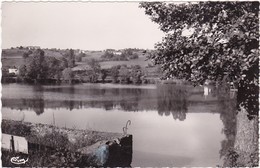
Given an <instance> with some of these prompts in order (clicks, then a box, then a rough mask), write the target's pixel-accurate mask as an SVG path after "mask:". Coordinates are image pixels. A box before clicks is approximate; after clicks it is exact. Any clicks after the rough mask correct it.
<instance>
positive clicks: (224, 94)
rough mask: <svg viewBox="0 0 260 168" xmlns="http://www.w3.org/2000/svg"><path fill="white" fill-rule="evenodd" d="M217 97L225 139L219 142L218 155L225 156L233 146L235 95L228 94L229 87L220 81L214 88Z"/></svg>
mask: <svg viewBox="0 0 260 168" xmlns="http://www.w3.org/2000/svg"><path fill="white" fill-rule="evenodd" d="M215 93H216V96H217V99H218V106H217V107H218V108H219V109H218V111H219V112H220V119H221V120H222V122H223V125H224V128H223V130H222V131H223V133H224V134H225V136H226V139H225V140H223V141H222V142H221V149H220V151H219V154H220V157H223V156H225V155H226V154H227V153H228V152H229V150H230V149H232V148H233V147H234V143H235V135H236V104H237V101H236V97H235V96H234V97H233V96H232V97H233V98H231V96H230V88H229V85H227V84H226V83H224V82H223V83H221V84H220V85H219V86H218V87H217V88H215Z"/></svg>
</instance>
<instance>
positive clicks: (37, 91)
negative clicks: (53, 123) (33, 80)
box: [23, 85, 44, 115]
mask: <svg viewBox="0 0 260 168" xmlns="http://www.w3.org/2000/svg"><path fill="white" fill-rule="evenodd" d="M33 90H34V91H33V94H34V96H33V99H32V100H31V102H28V103H29V107H31V108H32V109H33V111H35V113H36V114H37V115H40V114H42V113H43V112H44V98H43V92H42V90H43V87H42V86H41V85H36V86H34V87H33ZM26 101H27V100H25V99H23V102H26Z"/></svg>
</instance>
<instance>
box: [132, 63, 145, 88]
mask: <svg viewBox="0 0 260 168" xmlns="http://www.w3.org/2000/svg"><path fill="white" fill-rule="evenodd" d="M143 75H144V74H143V72H142V68H141V66H140V65H134V66H132V67H131V81H132V82H133V84H141V83H142V76H143Z"/></svg>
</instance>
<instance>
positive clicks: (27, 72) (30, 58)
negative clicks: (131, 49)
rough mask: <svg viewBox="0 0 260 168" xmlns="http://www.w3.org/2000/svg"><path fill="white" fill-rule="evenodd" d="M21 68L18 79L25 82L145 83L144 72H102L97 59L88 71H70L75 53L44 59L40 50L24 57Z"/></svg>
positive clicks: (124, 69)
mask: <svg viewBox="0 0 260 168" xmlns="http://www.w3.org/2000/svg"><path fill="white" fill-rule="evenodd" d="M23 58H24V62H25V63H24V64H23V65H21V66H20V67H19V75H18V78H19V79H21V80H22V81H26V82H34V83H46V82H47V83H48V82H50V81H53V82H66V83H75V82H90V83H97V82H107V81H108V80H106V79H107V77H110V80H111V82H113V83H121V84H130V83H133V84H142V83H146V82H147V80H146V79H145V72H144V70H143V69H142V68H141V66H139V65H134V66H131V67H127V66H126V65H116V66H113V67H111V68H108V69H102V68H101V66H100V63H99V61H98V60H96V59H90V60H88V61H87V67H85V68H81V69H77V70H75V69H73V68H74V67H75V66H76V63H75V62H76V59H77V58H76V56H75V53H74V50H72V49H70V50H67V51H66V52H65V54H63V57H62V58H55V57H53V56H46V55H45V52H44V51H43V50H41V49H37V50H35V51H28V52H26V53H24V55H23Z"/></svg>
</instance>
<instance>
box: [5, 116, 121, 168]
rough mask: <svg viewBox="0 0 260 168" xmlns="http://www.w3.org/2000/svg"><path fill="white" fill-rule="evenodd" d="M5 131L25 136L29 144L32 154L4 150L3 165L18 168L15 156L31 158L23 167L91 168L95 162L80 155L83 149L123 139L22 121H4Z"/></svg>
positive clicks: (105, 134) (112, 134)
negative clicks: (76, 167)
mask: <svg viewBox="0 0 260 168" xmlns="http://www.w3.org/2000/svg"><path fill="white" fill-rule="evenodd" d="M2 132H3V133H7V134H12V135H18V136H23V137H25V138H26V139H27V140H28V142H30V143H29V146H30V147H29V154H28V155H26V154H21V153H13V152H11V151H7V150H2V166H4V167H13V166H16V165H14V164H12V163H11V162H10V159H11V157H17V156H22V158H25V159H26V158H27V157H29V161H28V162H27V163H26V164H24V165H22V166H30V167H38V166H47V167H49V166H58V167H60V166H70V167H75V166H91V165H92V163H91V161H89V160H87V162H86V156H85V155H84V156H83V155H82V154H81V153H80V152H78V150H79V149H81V148H83V147H87V146H91V145H92V144H94V143H96V142H99V141H102V140H112V139H115V138H116V137H119V136H121V134H117V133H106V132H97V131H89V130H77V129H67V128H58V127H54V126H52V125H45V124H33V123H27V122H21V121H10V120H2Z"/></svg>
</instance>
